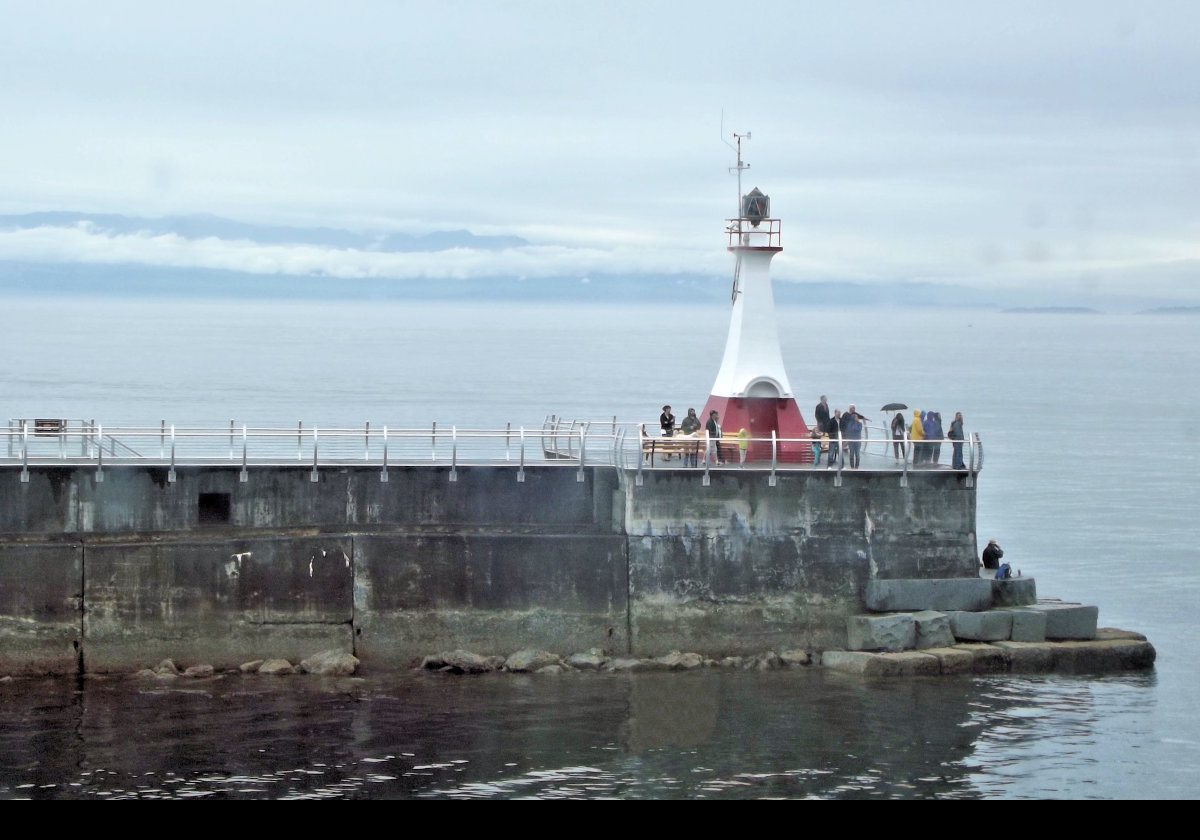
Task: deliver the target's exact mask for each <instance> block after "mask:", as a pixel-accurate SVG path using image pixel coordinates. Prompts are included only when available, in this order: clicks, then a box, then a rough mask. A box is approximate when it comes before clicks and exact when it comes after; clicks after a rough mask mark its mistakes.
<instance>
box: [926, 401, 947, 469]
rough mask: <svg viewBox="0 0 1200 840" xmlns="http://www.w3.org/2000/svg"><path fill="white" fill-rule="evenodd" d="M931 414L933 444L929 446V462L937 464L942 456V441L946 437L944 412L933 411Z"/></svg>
mask: <svg viewBox="0 0 1200 840" xmlns="http://www.w3.org/2000/svg"><path fill="white" fill-rule="evenodd" d="M929 413H930V414H932V415H933V443H931V444H929V447H930V449H929V460H931V461H933V463H935V464H936V463H937V462H938V458H940V457H941V456H942V439H943V438H944V437H946V433H945V430H943V429H942V412H940V411H931V412H929Z"/></svg>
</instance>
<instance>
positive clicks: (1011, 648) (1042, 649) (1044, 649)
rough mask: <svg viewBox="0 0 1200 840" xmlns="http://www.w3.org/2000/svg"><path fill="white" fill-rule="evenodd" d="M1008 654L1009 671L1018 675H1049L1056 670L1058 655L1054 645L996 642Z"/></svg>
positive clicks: (1045, 643)
mask: <svg viewBox="0 0 1200 840" xmlns="http://www.w3.org/2000/svg"><path fill="white" fill-rule="evenodd" d="M995 646H996V647H998V648H1000V649H1001V650H1004V651H1006V652H1007V653H1008V661H1009V669H1010V670H1011V671H1014V672H1018V673H1026V674H1030V673H1047V672H1050V671H1053V670H1055V662H1056V655H1055V651H1054V646H1053V644H1052V643H1047V642H996V644H995Z"/></svg>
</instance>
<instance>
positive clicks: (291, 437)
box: [0, 415, 983, 480]
mask: <svg viewBox="0 0 1200 840" xmlns="http://www.w3.org/2000/svg"><path fill="white" fill-rule="evenodd" d="M646 425H647V424H645V423H620V422H618V421H617V419H616V418H615V417H614V418H612V419H611V420H603V421H579V420H566V419H563V418H559V417H556V416H554V415H551V416H550V417H547V418H546V420H545V421H544V422H543V424H542V426H541V428H535V429H527V428H524V427H516V428H514V427H513V426H512V424H508V425H506V426H505V427H504V428H502V429H463V428H458V427H456V426H444V425H438V424H437V423H433V424H431V425H430V426H428V427H424V428H411V427H410V428H390V427H388V426H386V425H384V426H379V425H372V424H371V423H369V422H368V423H364V424H363V425H362V426H360V427H318V426H315V425H311V426H310V425H305V424H304V423H303V422H300V423H297V424H296V426H294V427H286V428H284V427H261V426H250V425H247V424H244V423H238V422H236V421H233V420H231V421H230V422H229V425H228V426H221V427H197V426H176V425H174V424H168V423H167V422H166V421H162V422H160V423H159V424H158V425H156V426H104V425H102V424H100V423H96V422H95V421H93V420H61V421H53V422H50V421H44V420H10V421H9V423H8V426H7V428H6V429H3V430H0V434H4V435H5V438H6V440H5V445H4V446H3V447H0V452H3V453H6V454H5V455H0V465H10V466H21V467H22V470H23V472H25V471H27V470H28V468H29V467H30V466H38V465H43V466H45V465H63V466H70V465H92V466H95V467H96V468H97V470H99V471H102V470H103V469H104V467H106V466H109V467H112V466H120V465H127V464H136V465H142V466H147V465H148V466H165V467H169V468H170V469H171V470H172V471H173V470H174V468H175V467H182V466H206V465H218V464H224V465H229V464H232V465H235V466H240V467H241V468H242V469H243V471H244V470H246V469H247V468H248V467H252V466H286V465H292V466H303V467H310V468H311V469H312V470H313V472H314V474H315V472H316V470H317V469H318V468H320V467H322V466H347V465H370V466H376V467H380V468H381V469H382V471H383V473H384V474H385V475H386V471H387V469H388V467H389V466H396V467H399V466H405V465H420V464H441V465H449V466H450V467H451V470H452V475H453V470H454V469H456V468H457V467H458V466H468V465H493V466H495V465H500V466H512V467H515V468H517V469H518V470H519V471H521V472H522V473H523V470H524V467H525V466H526V465H528V464H531V463H541V464H545V465H552V466H573V467H576V468H579V469H580V470H581V476H582V468H583V467H594V466H600V467H603V466H608V467H616V468H620V469H626V470H637V471H638V472H639V473H640V472H641V471H642V470H659V469H672V470H677V469H689V468H691V467H692V461H693V460H694V461H695V466H696V467H697V468H703V469H705V470H707V469H713V468H717V467H718V466H723V467H728V468H741V469H750V470H762V471H770V472H771V473H772V475H773V474H774V473H775V472H776V471H778V470H798V469H812V468H814V467H815V466H822V467H827V466H830V465H828V464H827V457H828V456H827V453H823V454H822V459H821V463H814V460H813V450H812V444H813V441H812V439H810V438H804V439H790V438H779V437H776V436H775V435H772V436H771V437H769V438H744V439H732V438H729V437H725V438H722V439H721V440H720V441H719V442H716V441H713V442H711V443H712V444H713V445H712V446H710V445H709V444H710V441H709V440H708V439H707V436H706V435H704V434H701V436H700V437H698V438H695V439H694V440H695V445H694V446H692V447H691V448H690V450H689V452H690V454H693V455H696V456H698V457H695V458H694V459H693V458H686V457H683V455H684V452H683V451H682V450H686V449H688V447H687V442H689V441H690V440H691V439H688V438H684V437H682V436H676V437H657V436H654V437H652V436H649V435H647V434H646V432H645V429H646ZM939 442H940V443H941V444H943V451H942V456H941V458H939V459H938V461H937V462H934V461H931V460H927V461H918V462H917V463H915V464H914V463H912V451H913V446H912V443H913V442H912V441H907V440H906V441H904V444H905V448H904V455H905V457H903V458H897V457H896V456H895V454H894V452H893V448H892V441H891V439H890V438H886V437H883V436H877V437H873V436H872V433H871V432H868V433H867V437H865V438H864V439H863V440H862V441H860V447H859V455H860V465H859V467H858V468H859V469H864V470H873V471H888V472H897V473H902V474H905V475H907V474H908V473H909V472H911V471H920V470H930V469H941V470H945V469H949V468H950V466H951V465H950V460H951V455H952V452H953V448H952V447H953V443H954V441H950V440H942V441H939ZM927 443H932V441H930V442H927ZM962 443H963V457H964V461H965V463H966V466H967V468H968V472H969V473H971V474H972V475H973V474H974V473H975V472H978V471H979V469H981V468H982V466H983V446H982V443H981V441H980V440H979V436H978V435H977V434H972V435H970V436H969V438H968V440H965V441H963V442H962ZM847 444H848V442H842V445H841V446H839V445H838V442H837V441H834V442H832V443H831V444H830V445H831V447H832V448H834V450H835V456H836V457H835V459H834V464H833V465H832V466H833V467H834V468H835V469H837V470H839V471H840V470H842V469H846V468H848V455H849V446H848V445H847ZM718 446H719V449H718V448H717V447H718ZM706 456H707V457H706ZM718 460H719V461H723V462H724V464H718V463H716V461H718ZM522 477H523V475H522ZM384 480H386V478H385V479H384ZM451 480H454V479H453V478H452V479H451ZM519 480H520V479H519Z"/></svg>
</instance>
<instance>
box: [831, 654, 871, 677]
mask: <svg viewBox="0 0 1200 840" xmlns="http://www.w3.org/2000/svg"><path fill="white" fill-rule="evenodd" d="M874 658H875V654H873V653H865V652H863V651H856V650H827V651H825V652H824V653H823V654H821V666H822V667H823V668H829V669H830V670H832V671H841V672H842V673H843V674H860V675H861V674H865V673H866V672H867V668H868V666H869V665H870V663H871V660H872V659H874Z"/></svg>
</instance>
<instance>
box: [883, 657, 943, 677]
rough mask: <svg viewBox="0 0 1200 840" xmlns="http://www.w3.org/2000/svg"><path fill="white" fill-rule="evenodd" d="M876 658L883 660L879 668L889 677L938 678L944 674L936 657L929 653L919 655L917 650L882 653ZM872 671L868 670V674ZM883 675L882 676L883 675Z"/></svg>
mask: <svg viewBox="0 0 1200 840" xmlns="http://www.w3.org/2000/svg"><path fill="white" fill-rule="evenodd" d="M876 658H877V659H879V660H882V662H881V663H880V664H879V665H878V666H877V667H878V669H879V670H880V671H881V672H886V674H887V675H888V676H897V677H921V676H924V677H936V676H937V675H938V674H940V673H941V672H942V665H941V662H940V661H939V660H938V658H937V657H936V656H930V655H929V654H928V653H918V652H917V651H915V650H905V651H900V652H898V653H880V654H876ZM870 671H871V669H870V668H868V673H870ZM881 675H882V674H881Z"/></svg>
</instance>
